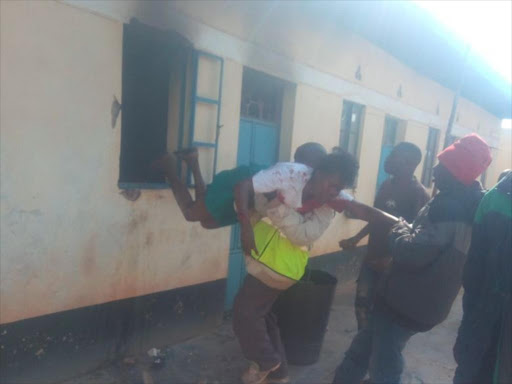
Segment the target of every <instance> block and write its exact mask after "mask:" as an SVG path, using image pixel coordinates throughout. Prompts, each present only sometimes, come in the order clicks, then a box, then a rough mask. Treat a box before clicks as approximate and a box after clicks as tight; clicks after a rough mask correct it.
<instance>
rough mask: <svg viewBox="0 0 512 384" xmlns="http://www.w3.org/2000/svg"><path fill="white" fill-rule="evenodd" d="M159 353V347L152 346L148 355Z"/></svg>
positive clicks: (155, 355)
mask: <svg viewBox="0 0 512 384" xmlns="http://www.w3.org/2000/svg"><path fill="white" fill-rule="evenodd" d="M159 354H160V350H159V349H157V348H151V349H150V350H149V351H148V356H150V357H157V356H158V355H159Z"/></svg>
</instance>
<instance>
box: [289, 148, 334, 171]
mask: <svg viewBox="0 0 512 384" xmlns="http://www.w3.org/2000/svg"><path fill="white" fill-rule="evenodd" d="M325 156H327V150H326V149H325V148H324V146H323V145H322V144H319V143H314V142H309V143H306V144H302V145H301V146H300V147H299V148H297V150H296V151H295V154H294V155H293V158H294V160H295V162H296V163H301V164H305V165H307V166H309V167H311V168H316V167H317V166H318V164H320V161H321V160H322V159H323V158H324V157H325Z"/></svg>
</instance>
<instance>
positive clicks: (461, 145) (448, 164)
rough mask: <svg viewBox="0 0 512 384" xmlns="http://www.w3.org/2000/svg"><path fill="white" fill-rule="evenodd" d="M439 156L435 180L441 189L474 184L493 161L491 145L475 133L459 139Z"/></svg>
mask: <svg viewBox="0 0 512 384" xmlns="http://www.w3.org/2000/svg"><path fill="white" fill-rule="evenodd" d="M437 158H438V160H439V164H438V165H437V166H436V167H434V182H435V184H436V187H437V188H438V189H439V190H440V191H443V190H446V189H449V188H452V187H454V186H456V185H465V186H469V185H471V184H473V183H474V182H475V180H476V179H477V178H478V176H480V175H481V174H482V173H483V172H484V171H485V170H486V169H487V167H488V166H489V164H491V161H492V157H491V150H490V148H489V146H488V145H487V143H486V142H485V141H484V139H482V138H481V137H480V136H478V135H477V134H475V133H472V134H470V135H467V136H464V137H463V138H462V139H460V140H457V141H456V142H455V143H453V144H452V145H450V146H449V147H447V148H446V149H444V150H443V151H442V152H441V153H440V154H439V155H437Z"/></svg>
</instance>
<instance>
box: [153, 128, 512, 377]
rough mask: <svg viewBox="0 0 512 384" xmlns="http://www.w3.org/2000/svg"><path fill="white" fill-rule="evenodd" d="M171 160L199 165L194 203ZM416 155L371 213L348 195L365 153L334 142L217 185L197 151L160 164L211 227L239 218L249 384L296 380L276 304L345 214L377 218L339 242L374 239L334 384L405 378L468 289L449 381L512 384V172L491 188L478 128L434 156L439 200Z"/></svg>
mask: <svg viewBox="0 0 512 384" xmlns="http://www.w3.org/2000/svg"><path fill="white" fill-rule="evenodd" d="M363 156H364V154H363ZM176 157H177V158H179V159H181V160H183V161H184V162H185V163H186V164H187V166H188V167H189V169H190V170H191V173H192V175H193V177H194V185H195V199H193V198H192V195H191V194H190V192H189V189H188V187H187V185H186V184H184V183H183V181H182V179H181V178H180V177H179V175H178V171H177V162H176ZM421 157H422V153H421V150H420V149H419V148H418V147H417V146H416V145H414V144H412V143H408V142H403V143H399V144H398V145H396V146H395V148H394V149H393V151H392V152H391V154H390V155H389V156H388V158H387V160H386V163H385V170H386V173H388V174H389V178H388V179H387V180H386V181H385V182H384V183H383V184H382V185H381V186H380V188H379V190H378V192H377V195H376V198H375V202H374V206H373V207H371V206H368V205H365V204H363V203H361V202H359V201H357V200H355V199H354V198H353V197H352V196H351V195H350V194H349V193H347V192H345V191H344V190H345V189H347V188H350V187H351V186H352V185H353V183H354V180H355V178H356V176H357V173H358V168H359V165H358V162H357V161H356V159H355V158H354V157H352V156H351V155H350V154H348V153H346V152H344V151H342V150H339V149H336V150H334V151H333V152H332V153H327V151H326V149H325V148H324V147H323V146H322V145H320V144H318V143H306V144H304V145H302V146H300V147H299V148H298V149H297V151H296V153H295V157H294V159H295V162H287V163H277V164H275V165H273V166H271V167H268V168H264V167H259V166H256V165H251V166H240V167H237V168H234V169H231V170H226V171H223V172H220V173H219V174H217V175H216V176H215V177H214V179H213V181H212V183H211V184H209V185H208V186H206V185H205V183H204V181H203V179H202V176H201V171H200V168H199V162H198V154H197V150H195V149H193V148H192V149H188V150H184V151H179V152H177V153H176V156H174V155H172V154H168V155H166V156H164V157H162V158H161V159H159V160H158V161H157V162H155V164H154V167H155V169H156V170H158V171H160V172H162V173H163V174H164V175H165V176H166V178H167V180H168V182H169V183H170V185H171V188H172V190H173V193H174V196H175V198H176V200H177V202H178V205H179V207H180V209H181V211H182V213H183V215H184V217H185V219H186V220H187V221H192V222H194V221H195V222H200V223H201V225H202V226H203V227H204V228H206V229H215V228H219V227H222V226H227V225H232V224H235V223H239V224H240V234H241V239H240V240H241V245H242V249H243V251H244V253H245V259H246V265H247V271H248V275H247V277H246V278H245V281H244V283H243V285H242V287H241V289H240V291H239V293H238V295H237V297H236V299H235V303H234V308H233V329H234V332H235V335H236V337H237V338H238V340H239V343H240V346H241V349H242V352H243V354H244V356H245V357H246V358H247V360H249V361H250V362H251V363H250V366H249V368H248V369H247V370H246V372H245V373H244V374H243V376H242V381H243V382H244V384H260V383H286V382H288V380H289V378H288V366H287V360H286V354H285V352H284V347H283V344H282V342H281V337H280V331H279V327H278V325H277V320H276V316H275V315H274V313H273V312H272V306H273V304H274V302H275V301H276V299H277V298H278V297H279V295H280V294H281V293H282V292H283V291H284V290H286V289H288V288H290V287H291V286H293V285H294V284H295V283H297V282H298V281H300V279H301V278H302V276H303V275H304V272H305V269H306V266H307V263H308V257H309V251H308V250H309V248H310V246H311V244H312V243H313V242H314V241H316V240H317V239H318V238H319V237H320V236H321V235H322V234H323V233H324V232H325V230H326V229H327V228H328V226H329V224H330V223H331V221H332V219H333V218H334V216H335V214H336V212H342V211H349V212H350V216H351V217H354V218H356V219H361V220H364V221H367V222H368V224H367V225H366V226H365V227H364V228H363V229H362V230H361V231H360V232H359V233H357V234H355V235H354V236H353V237H351V238H348V239H343V240H341V241H340V242H339V244H340V247H342V248H343V249H346V250H349V249H351V248H354V247H356V246H357V244H358V243H359V242H360V241H361V240H362V239H363V238H364V237H366V236H369V238H368V247H367V251H366V255H365V256H364V260H363V263H362V266H361V270H360V273H359V278H358V280H357V290H356V298H355V314H356V318H357V323H358V333H357V334H356V336H355V337H354V339H353V340H352V343H351V345H350V347H349V348H348V350H347V351H345V357H344V359H343V361H342V362H341V364H340V365H339V366H338V368H337V370H336V374H335V378H334V382H333V383H334V384H352V383H354V384H359V383H361V382H362V381H363V380H364V379H365V377H366V376H367V375H369V379H368V380H369V381H368V382H369V383H374V384H380V383H399V382H400V376H401V374H402V371H403V368H404V361H403V357H402V351H403V349H404V347H405V345H406V344H407V342H408V340H409V339H410V338H411V337H412V336H413V335H414V334H416V333H418V332H426V331H428V330H430V329H432V328H433V327H435V326H437V325H438V324H440V323H441V322H443V321H444V320H445V319H446V317H447V316H448V314H449V312H450V310H451V307H452V304H453V302H454V301H455V298H456V297H457V295H458V294H459V291H460V288H461V286H462V285H463V286H464V297H463V309H464V315H463V319H462V323H461V326H460V329H459V333H458V337H457V342H456V345H455V347H454V356H455V360H456V362H457V364H458V367H457V371H456V374H455V378H454V383H457V384H473V383H474V384H477V383H478V384H481V383H511V382H512V311H511V307H512V303H511V293H512V252H511V234H512V227H511V217H512V196H511V193H512V172H510V171H505V172H504V173H503V174H502V176H500V180H499V182H498V184H497V185H496V186H494V187H493V188H492V189H491V190H489V191H488V192H486V191H484V189H483V188H482V186H481V184H480V182H479V181H478V178H479V176H480V175H481V174H482V173H483V172H485V170H486V169H487V167H488V166H489V164H490V163H491V152H490V148H489V146H488V145H487V144H486V142H485V141H484V140H483V139H482V138H480V137H479V136H478V135H476V134H471V135H468V136H466V137H463V138H462V139H460V140H458V141H456V142H455V143H453V144H452V145H451V146H449V147H447V148H445V149H444V150H443V151H442V152H441V153H440V154H439V155H438V160H439V161H438V165H436V166H435V168H434V171H433V174H434V183H435V190H436V193H435V194H434V196H433V197H432V198H431V199H430V197H429V195H428V193H427V190H426V189H425V187H423V185H422V184H421V183H420V182H419V181H418V180H417V179H416V178H415V177H414V172H415V170H416V168H417V166H418V165H419V164H420V162H421ZM341 257H343V256H341Z"/></svg>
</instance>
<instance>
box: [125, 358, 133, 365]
mask: <svg viewBox="0 0 512 384" xmlns="http://www.w3.org/2000/svg"><path fill="white" fill-rule="evenodd" d="M135 362H136V361H135V357H125V358H124V359H123V363H124V364H126V365H134V364H135Z"/></svg>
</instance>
